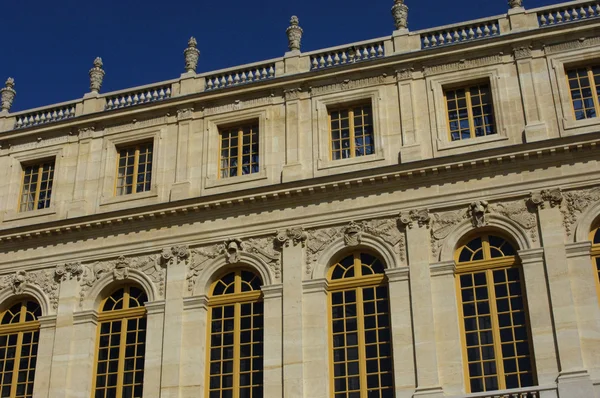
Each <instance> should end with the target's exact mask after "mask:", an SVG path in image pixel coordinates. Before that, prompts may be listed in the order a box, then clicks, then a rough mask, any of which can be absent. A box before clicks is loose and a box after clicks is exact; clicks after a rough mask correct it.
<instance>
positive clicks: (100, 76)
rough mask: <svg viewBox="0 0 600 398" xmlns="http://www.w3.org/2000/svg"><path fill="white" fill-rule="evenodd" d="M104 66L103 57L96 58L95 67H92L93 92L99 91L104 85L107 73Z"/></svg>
mask: <svg viewBox="0 0 600 398" xmlns="http://www.w3.org/2000/svg"><path fill="white" fill-rule="evenodd" d="M102 66H104V64H103V63H102V58H100V57H97V58H96V59H95V60H94V67H93V68H92V69H90V90H92V93H96V94H97V93H99V92H100V88H101V87H102V81H103V80H104V75H105V72H104V69H102Z"/></svg>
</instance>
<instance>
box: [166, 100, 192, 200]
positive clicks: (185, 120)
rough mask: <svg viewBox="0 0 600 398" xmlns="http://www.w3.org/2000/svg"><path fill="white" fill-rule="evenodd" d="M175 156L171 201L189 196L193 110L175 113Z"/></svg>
mask: <svg viewBox="0 0 600 398" xmlns="http://www.w3.org/2000/svg"><path fill="white" fill-rule="evenodd" d="M177 121H178V123H177V154H176V157H175V158H174V161H175V183H174V184H173V186H172V188H171V200H180V199H186V198H188V197H189V196H190V193H191V192H190V191H191V181H190V175H189V174H190V160H191V148H192V145H191V141H192V128H193V123H194V108H186V109H179V110H178V111H177Z"/></svg>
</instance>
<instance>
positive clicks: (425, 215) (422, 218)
mask: <svg viewBox="0 0 600 398" xmlns="http://www.w3.org/2000/svg"><path fill="white" fill-rule="evenodd" d="M430 221H431V217H430V216H429V210H427V209H421V210H411V211H409V212H405V213H400V222H401V223H402V224H404V225H405V226H406V227H407V228H411V229H412V228H413V226H414V223H417V225H418V226H419V227H426V228H429V223H430Z"/></svg>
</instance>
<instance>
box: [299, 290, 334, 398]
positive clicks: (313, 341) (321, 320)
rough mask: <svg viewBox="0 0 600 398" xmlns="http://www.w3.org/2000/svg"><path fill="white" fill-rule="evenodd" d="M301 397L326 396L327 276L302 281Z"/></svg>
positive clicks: (327, 338) (327, 345) (327, 360)
mask: <svg viewBox="0 0 600 398" xmlns="http://www.w3.org/2000/svg"><path fill="white" fill-rule="evenodd" d="M302 287H303V298H304V300H303V302H304V307H303V312H304V336H303V337H304V341H307V342H310V344H305V345H304V397H305V398H329V391H330V386H329V372H330V370H329V367H330V365H329V349H330V348H329V325H328V316H327V314H328V311H329V308H328V305H327V280H326V279H315V280H309V281H304V282H303V283H302Z"/></svg>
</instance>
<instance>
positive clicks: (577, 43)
mask: <svg viewBox="0 0 600 398" xmlns="http://www.w3.org/2000/svg"><path fill="white" fill-rule="evenodd" d="M598 45H600V37H588V38H585V37H582V38H580V39H578V40H573V41H568V42H565V43H560V44H554V45H551V46H544V52H545V53H546V54H554V53H560V52H563V51H571V50H577V49H579V48H587V47H595V46H598Z"/></svg>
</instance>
